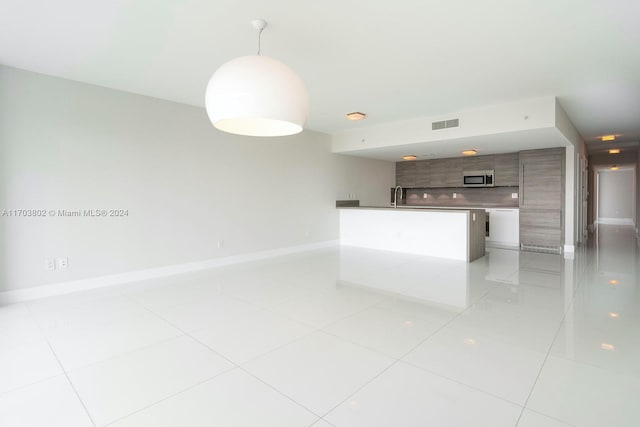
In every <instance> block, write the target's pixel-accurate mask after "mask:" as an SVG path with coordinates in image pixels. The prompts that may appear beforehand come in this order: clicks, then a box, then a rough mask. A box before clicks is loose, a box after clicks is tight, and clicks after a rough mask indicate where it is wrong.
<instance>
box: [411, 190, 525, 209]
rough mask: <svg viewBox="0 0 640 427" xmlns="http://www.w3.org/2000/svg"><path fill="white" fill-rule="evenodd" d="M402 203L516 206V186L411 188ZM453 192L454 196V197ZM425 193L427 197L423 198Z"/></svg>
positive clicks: (414, 204) (488, 206)
mask: <svg viewBox="0 0 640 427" xmlns="http://www.w3.org/2000/svg"><path fill="white" fill-rule="evenodd" d="M405 192H406V194H405V197H404V198H403V200H402V201H403V203H404V204H406V205H410V206H452V207H455V206H460V207H476V206H477V207H485V208H492V207H516V208H517V207H518V206H519V203H518V199H517V198H515V199H514V198H512V194H513V193H516V194H519V188H518V187H490V188H423V189H420V188H411V189H406V190H405ZM454 193H455V195H456V196H455V198H454V196H453V195H454ZM425 194H426V195H427V197H426V198H425Z"/></svg>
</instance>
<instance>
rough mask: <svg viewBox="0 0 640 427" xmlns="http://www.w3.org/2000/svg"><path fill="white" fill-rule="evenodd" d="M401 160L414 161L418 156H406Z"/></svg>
mask: <svg viewBox="0 0 640 427" xmlns="http://www.w3.org/2000/svg"><path fill="white" fill-rule="evenodd" d="M402 158H403V159H404V160H415V159H417V158H418V156H415V155H413V154H407V155H406V156H402Z"/></svg>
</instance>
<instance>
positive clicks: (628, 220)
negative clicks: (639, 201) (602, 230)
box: [596, 218, 633, 225]
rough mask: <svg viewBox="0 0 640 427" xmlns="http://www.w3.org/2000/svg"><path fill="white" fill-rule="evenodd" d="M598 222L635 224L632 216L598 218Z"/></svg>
mask: <svg viewBox="0 0 640 427" xmlns="http://www.w3.org/2000/svg"><path fill="white" fill-rule="evenodd" d="M596 222H597V223H598V224H610V225H633V219H632V218H598V220H597V221H596Z"/></svg>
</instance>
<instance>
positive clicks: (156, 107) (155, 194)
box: [0, 67, 395, 292]
mask: <svg viewBox="0 0 640 427" xmlns="http://www.w3.org/2000/svg"><path fill="white" fill-rule="evenodd" d="M203 96H204V95H203ZM0 143H1V145H0V150H1V151H0V183H1V184H2V185H1V186H0V209H44V210H45V211H49V210H52V209H53V210H58V209H68V210H76V209H116V208H118V209H126V210H128V213H129V216H128V217H122V218H90V217H80V218H78V217H46V218H25V217H0V233H1V234H0V235H1V246H0V292H1V291H4V290H10V289H22V288H27V287H33V286H39V285H43V284H49V283H55V282H65V281H69V280H76V279H81V278H88V277H97V276H103V275H110V274H117V273H123V272H128V271H135V270H140V269H147V268H154V267H161V266H166V265H174V264H181V263H186V262H191V261H199V260H206V259H212V258H217V257H225V256H230V255H236V254H244V253H250V252H256V251H263V250H270V249H276V248H283V247H290V246H295V245H302V244H306V243H312V242H322V241H328V240H334V239H337V238H338V214H337V211H336V209H335V200H336V199H346V198H347V194H348V193H356V194H357V197H358V198H360V199H361V201H362V203H363V204H386V203H388V197H389V188H390V187H392V186H393V184H394V181H395V176H394V167H395V166H394V163H393V162H383V161H375V160H367V159H361V158H354V157H349V156H341V155H337V154H331V151H330V138H329V137H328V136H327V135H324V134H321V133H316V132H309V131H305V132H303V133H302V134H300V135H296V136H292V137H285V138H270V139H260V138H246V137H238V136H233V135H227V134H223V133H221V132H219V131H217V130H215V129H214V128H213V127H212V125H211V124H210V122H209V121H208V119H207V116H206V113H205V111H204V110H203V109H200V108H196V107H192V106H187V105H182V104H177V103H172V102H167V101H162V100H158V99H154V98H148V97H143V96H138V95H132V94H128V93H124V92H119V91H114V90H110V89H105V88H101V87H97V86H91V85H86V84H82V83H77V82H72V81H67V80H62V79H57V78H52V77H47V76H43V75H39V74H34V73H30V72H26V71H21V70H16V69H13V68H7V67H0ZM218 240H224V245H223V248H221V249H219V248H218V247H217V242H218ZM46 257H68V258H69V268H68V269H67V270H64V271H63V270H59V271H54V272H47V271H45V268H44V260H45V258H46Z"/></svg>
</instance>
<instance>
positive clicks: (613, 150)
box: [609, 148, 620, 154]
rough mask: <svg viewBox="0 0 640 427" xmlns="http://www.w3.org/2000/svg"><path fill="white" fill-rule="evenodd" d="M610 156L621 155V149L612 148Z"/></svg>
mask: <svg viewBox="0 0 640 427" xmlns="http://www.w3.org/2000/svg"><path fill="white" fill-rule="evenodd" d="M609 154H620V149H619V148H612V149H611V150H609Z"/></svg>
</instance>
